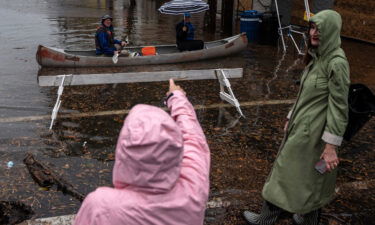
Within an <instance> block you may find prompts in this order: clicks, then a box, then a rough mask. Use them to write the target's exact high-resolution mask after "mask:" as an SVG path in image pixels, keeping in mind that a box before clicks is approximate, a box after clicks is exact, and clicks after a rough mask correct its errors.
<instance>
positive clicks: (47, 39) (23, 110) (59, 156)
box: [0, 0, 375, 224]
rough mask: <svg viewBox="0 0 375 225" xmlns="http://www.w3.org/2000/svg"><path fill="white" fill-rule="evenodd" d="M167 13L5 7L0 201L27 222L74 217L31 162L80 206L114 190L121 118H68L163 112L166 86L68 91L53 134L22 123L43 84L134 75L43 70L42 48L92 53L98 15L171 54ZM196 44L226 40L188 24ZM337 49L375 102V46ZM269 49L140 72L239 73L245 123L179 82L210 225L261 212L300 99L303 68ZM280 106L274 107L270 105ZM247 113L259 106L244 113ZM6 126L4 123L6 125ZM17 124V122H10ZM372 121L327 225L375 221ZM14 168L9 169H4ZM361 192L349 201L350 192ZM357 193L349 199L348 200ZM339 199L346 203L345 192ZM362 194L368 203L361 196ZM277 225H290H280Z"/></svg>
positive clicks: (350, 149)
mask: <svg viewBox="0 0 375 225" xmlns="http://www.w3.org/2000/svg"><path fill="white" fill-rule="evenodd" d="M161 4H162V1H156V0H137V4H136V5H135V6H131V5H130V1H126V0H82V1H76V0H64V1H61V0H1V4H0V16H1V18H2V19H1V20H0V27H1V29H0V40H1V44H0V51H1V53H2V54H0V68H1V70H0V180H1V182H0V190H1V191H0V200H1V201H21V202H23V203H25V204H26V205H29V206H31V207H32V209H33V211H34V213H35V214H34V217H35V218H39V217H51V216H57V215H67V214H73V213H75V212H77V210H78V208H79V206H80V202H79V201H78V200H76V199H75V198H73V197H71V196H69V195H64V194H63V193H62V192H61V191H59V190H57V189H56V187H52V188H51V189H49V190H46V189H44V188H40V187H39V186H38V184H36V183H35V182H34V180H33V179H32V178H31V176H30V174H29V172H28V170H27V169H26V166H25V165H24V163H23V159H24V158H25V155H26V153H27V152H31V153H32V154H34V155H35V157H36V158H37V159H38V160H40V161H41V162H43V163H45V164H47V165H48V166H49V167H50V168H53V169H54V170H55V171H57V173H59V175H60V176H61V177H63V178H64V179H65V180H66V181H67V182H68V183H71V184H72V185H73V186H74V188H75V189H76V190H77V191H79V192H80V193H82V194H87V193H89V192H90V191H93V190H95V188H96V187H98V186H111V170H112V166H113V162H114V161H113V160H114V149H115V144H116V141H117V135H118V133H119V131H120V129H121V126H122V123H123V121H124V118H125V116H126V115H125V114H124V113H112V114H111V115H108V116H83V117H78V118H74V117H70V116H66V117H64V115H68V114H69V113H83V112H102V111H107V112H111V111H114V110H126V109H130V108H131V107H132V106H133V105H135V104H138V103H146V104H151V105H157V106H160V105H161V100H162V98H163V97H164V95H165V92H166V91H167V88H168V83H166V82H165V83H138V84H136V83H133V84H118V85H97V86H80V87H66V88H65V90H64V94H63V96H62V106H61V109H60V113H59V116H58V120H57V121H56V124H55V126H54V129H53V131H49V130H48V127H49V123H50V120H49V119H41V120H35V121H29V122H26V121H25V120H24V119H22V118H24V117H30V116H43V115H49V114H50V113H51V111H52V108H53V106H54V104H55V100H56V91H57V89H56V88H49V87H39V86H38V83H37V75H38V74H70V73H106V72H107V73H108V72H126V71H128V70H130V69H131V68H88V69H81V70H75V69H65V70H61V69H52V70H51V69H48V70H46V69H41V68H39V66H38V64H37V62H36V60H35V53H36V50H37V46H38V45H39V44H43V45H46V46H52V47H58V48H63V49H88V48H90V49H91V48H94V33H95V30H96V27H97V26H98V20H99V18H100V17H101V16H102V15H104V14H111V15H113V17H114V26H115V32H116V36H117V37H118V38H121V37H124V36H125V35H128V36H129V40H130V43H131V44H132V45H156V44H169V43H174V37H175V34H174V25H175V24H176V23H177V22H178V21H179V20H180V19H181V18H180V17H178V16H170V15H161V14H159V13H158V11H157V9H158V8H159V7H160V5H161ZM192 22H193V23H194V24H195V25H196V27H197V33H196V35H197V38H198V39H203V40H205V41H211V40H215V39H219V38H223V37H226V36H224V35H222V34H221V33H220V31H217V32H216V33H214V34H211V33H208V32H205V31H204V14H198V15H193V18H192ZM343 48H344V50H345V51H346V54H347V57H348V59H349V62H350V66H351V79H352V82H361V83H365V84H367V85H368V86H369V87H370V88H371V89H372V90H373V91H375V62H374V58H375V46H374V45H370V44H365V43H359V42H355V41H350V40H344V41H343ZM292 49H293V47H292V44H291V43H289V50H288V52H286V53H283V52H282V51H280V49H279V48H277V47H273V46H262V45H254V44H250V45H249V46H248V48H247V49H246V50H245V51H243V52H242V53H240V54H237V55H234V56H230V57H226V58H221V59H213V60H208V61H204V62H194V63H182V64H175V65H164V66H157V65H153V66H145V67H144V68H142V69H144V71H154V70H159V71H162V70H185V69H208V68H210V69H212V68H237V67H241V68H244V77H243V78H241V79H233V80H232V81H231V84H232V88H233V91H234V94H235V95H236V97H237V98H238V99H239V101H240V102H242V103H247V105H246V104H245V106H243V107H242V108H241V109H242V111H243V112H244V115H245V116H246V118H239V116H238V113H237V112H236V110H235V109H234V108H231V107H226V106H225V105H222V107H220V106H212V105H213V104H219V103H221V100H220V98H219V95H218V93H219V84H218V82H217V81H216V80H203V81H179V82H178V84H180V85H181V86H182V87H183V88H184V89H185V91H186V92H187V94H188V96H189V99H190V100H191V102H192V103H193V104H194V105H202V106H205V107H201V108H199V109H197V115H198V118H199V121H200V122H201V124H202V127H203V129H204V132H205V134H206V136H207V140H208V142H209V146H210V149H211V153H212V166H211V194H210V204H209V205H208V210H207V212H206V224H245V221H244V220H243V219H242V217H241V212H242V211H243V210H247V209H250V210H254V211H258V210H259V209H260V207H261V201H262V199H261V196H260V191H261V188H262V185H263V183H264V181H265V179H266V177H267V175H268V172H269V171H270V168H271V165H272V162H273V160H274V159H275V156H276V152H277V149H278V145H279V144H280V142H281V139H282V129H281V127H282V126H283V122H284V118H285V116H286V114H287V112H288V109H289V107H290V104H284V103H282V101H284V100H290V99H294V98H295V97H296V93H297V90H298V85H297V84H296V83H297V81H298V80H299V76H300V72H301V69H302V68H303V65H302V64H301V58H299V57H298V56H297V55H296V53H295V52H294V51H293V50H292ZM270 100H280V102H281V103H280V104H270V103H267V101H270ZM254 101H266V102H265V103H259V104H255V105H253V104H251V103H252V102H254ZM9 118H10V121H13V122H6V119H9ZM17 118H18V119H20V121H19V122H16V119H17ZM374 131H375V121H374V119H372V120H370V122H368V123H367V124H366V126H365V127H364V128H363V129H362V130H361V132H360V133H359V134H358V135H357V136H356V138H354V139H353V141H352V142H350V143H345V145H344V147H343V149H342V151H341V152H340V157H341V158H342V161H341V162H342V167H341V168H340V175H339V178H338V185H337V186H338V187H339V189H338V193H337V197H336V198H335V199H334V200H333V202H332V203H331V204H330V205H328V206H327V207H326V208H325V209H324V211H323V212H324V215H323V217H324V219H325V221H326V222H327V221H328V222H330V223H331V222H332V221H333V222H336V223H333V222H332V224H371V222H370V221H373V220H374V219H375V218H374V216H373V215H375V182H374V179H375V169H374V168H375V166H374V162H373V161H374V157H375V153H374V150H375V148H374V134H375V132H374ZM9 161H12V162H13V163H14V166H13V167H10V168H8V166H7V163H8V162H9ZM356 182H357V183H358V182H362V183H365V184H366V185H365V186H363V185H362V186H360V188H359V189H356V188H355V187H357V186H355V184H357V183H356ZM350 185H354V186H353V187H354V188H350V187H351V186H350ZM340 190H341V191H340ZM358 190H361V191H363V192H366V194H365V195H363V194H360V193H359V191H358ZM281 223H282V224H284V223H285V224H288V220H287V219H286V220H283V222H281Z"/></svg>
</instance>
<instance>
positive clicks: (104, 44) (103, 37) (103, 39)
mask: <svg viewBox="0 0 375 225" xmlns="http://www.w3.org/2000/svg"><path fill="white" fill-rule="evenodd" d="M107 36H108V34H107V33H105V32H100V33H99V34H98V40H99V45H100V47H101V49H102V51H103V53H104V54H106V55H113V52H114V51H116V48H111V47H110V43H109V42H108V37H107ZM114 43H115V44H121V41H119V40H114Z"/></svg>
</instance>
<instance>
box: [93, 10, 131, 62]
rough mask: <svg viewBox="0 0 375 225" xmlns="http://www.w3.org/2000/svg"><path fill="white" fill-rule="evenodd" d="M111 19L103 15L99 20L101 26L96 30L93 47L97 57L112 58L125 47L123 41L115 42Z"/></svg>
mask: <svg viewBox="0 0 375 225" xmlns="http://www.w3.org/2000/svg"><path fill="white" fill-rule="evenodd" d="M112 20H113V18H112V17H111V16H109V15H105V16H103V17H102V18H101V24H100V26H99V27H98V29H97V30H96V34H95V45H96V54H97V55H103V54H104V55H108V56H112V55H114V54H116V53H120V52H121V49H122V48H123V47H124V46H125V45H126V42H125V41H120V40H116V39H115V38H114V37H115V33H114V32H113V26H112Z"/></svg>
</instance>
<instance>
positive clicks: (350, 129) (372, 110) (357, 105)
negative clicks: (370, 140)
mask: <svg viewBox="0 0 375 225" xmlns="http://www.w3.org/2000/svg"><path fill="white" fill-rule="evenodd" d="M348 100H349V121H348V126H347V127H346V131H345V134H344V139H345V140H347V141H349V140H350V139H351V138H352V137H353V136H354V135H355V134H356V133H357V132H358V131H359V130H360V129H361V128H362V127H363V126H364V125H365V124H366V122H367V121H369V120H370V119H371V117H372V116H373V115H375V96H374V94H373V93H372V92H371V90H370V89H369V88H368V87H366V85H364V84H351V85H350V88H349V99H348Z"/></svg>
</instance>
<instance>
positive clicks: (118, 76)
mask: <svg viewBox="0 0 375 225" xmlns="http://www.w3.org/2000/svg"><path fill="white" fill-rule="evenodd" d="M223 70H224V71H225V72H226V75H227V78H241V77H242V76H243V69H242V68H231V69H223ZM62 78H63V76H62V75H57V76H39V77H38V83H39V86H59V85H60V84H61V79H62ZM171 78H173V79H176V80H206V79H217V78H216V76H215V69H208V70H182V71H156V72H136V73H109V74H79V75H74V74H73V75H66V78H65V82H64V86H70V85H96V84H116V83H136V82H158V81H168V80H169V79H171Z"/></svg>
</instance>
